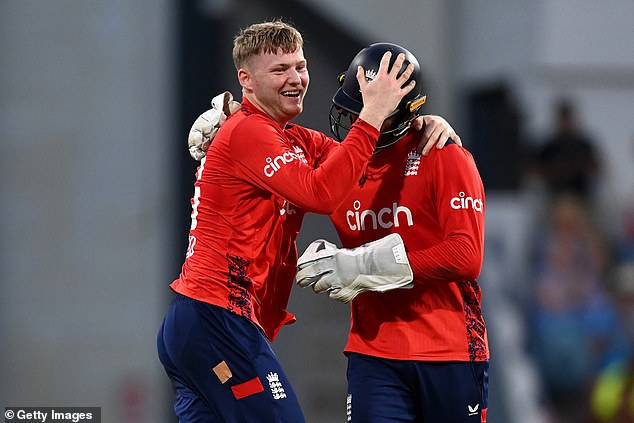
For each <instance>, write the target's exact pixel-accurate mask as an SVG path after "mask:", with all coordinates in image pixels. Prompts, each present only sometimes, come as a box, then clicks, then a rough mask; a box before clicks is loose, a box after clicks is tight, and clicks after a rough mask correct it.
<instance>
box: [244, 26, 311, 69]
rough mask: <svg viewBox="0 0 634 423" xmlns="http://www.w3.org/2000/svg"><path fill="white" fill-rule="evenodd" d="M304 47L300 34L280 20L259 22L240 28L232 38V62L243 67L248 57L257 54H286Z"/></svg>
mask: <svg viewBox="0 0 634 423" xmlns="http://www.w3.org/2000/svg"><path fill="white" fill-rule="evenodd" d="M303 47H304V39H303V38H302V34H301V33H300V32H299V31H298V30H297V29H296V28H294V27H293V26H291V25H290V24H288V23H286V22H283V21H281V20H279V19H278V20H274V21H269V22H261V23H256V24H253V25H250V26H249V27H248V28H245V29H242V30H241V31H240V33H239V34H238V35H237V36H236V37H235V38H234V40H233V64H234V65H235V67H236V70H240V69H241V68H244V67H245V65H246V64H247V62H248V61H249V59H251V58H252V57H254V56H257V55H259V54H267V53H272V54H276V53H277V52H278V50H282V53H284V54H288V53H293V52H295V51H297V50H298V49H300V48H303Z"/></svg>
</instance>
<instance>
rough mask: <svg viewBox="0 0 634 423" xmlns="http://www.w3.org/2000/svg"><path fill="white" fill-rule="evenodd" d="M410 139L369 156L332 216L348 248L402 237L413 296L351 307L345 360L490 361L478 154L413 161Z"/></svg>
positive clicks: (365, 299)
mask: <svg viewBox="0 0 634 423" xmlns="http://www.w3.org/2000/svg"><path fill="white" fill-rule="evenodd" d="M419 140H420V135H418V134H410V135H408V136H407V137H406V138H404V139H402V140H400V141H399V142H397V143H396V144H395V145H393V146H391V147H389V148H386V149H383V150H380V151H378V152H377V153H375V155H374V156H373V157H372V159H371V160H370V162H369V164H368V167H367V169H366V171H365V173H364V175H363V177H362V179H361V180H360V181H359V184H357V185H356V186H355V188H354V189H353V190H352V191H351V192H350V195H349V196H348V197H347V199H346V200H344V202H343V203H342V204H341V206H340V207H339V208H338V209H337V210H336V211H335V212H334V213H332V214H331V219H332V221H333V223H334V225H335V227H336V229H337V233H338V234H339V236H340V238H341V241H342V243H343V246H344V247H347V248H351V247H356V246H359V245H361V244H364V243H366V242H370V241H373V240H376V239H379V238H381V237H383V236H385V235H388V234H390V233H392V232H397V233H399V234H400V235H401V237H402V238H403V240H404V242H405V246H406V248H407V251H408V257H409V260H410V264H411V266H412V270H413V271H414V287H413V288H412V289H397V290H393V291H389V292H386V293H376V292H368V293H363V294H360V295H359V296H357V297H356V298H355V299H354V300H352V302H351V307H352V320H351V328H350V333H349V337H348V343H347V345H346V348H345V351H346V352H357V353H362V354H367V355H372V356H377V357H383V358H390V359H399V360H424V361H483V360H487V359H488V358H489V348H488V341H487V332H486V327H485V323H484V319H483V316H482V309H481V291H480V287H479V285H478V283H477V282H476V280H475V279H476V277H477V276H478V275H479V274H480V270H481V266H482V260H483V250H484V249H483V245H484V213H485V193H484V188H483V186H482V181H481V179H480V175H479V173H478V170H477V168H476V165H475V163H474V161H473V158H472V156H471V154H470V153H469V152H468V151H467V150H465V149H463V148H462V147H459V146H457V145H448V146H446V147H445V148H443V149H442V150H437V149H433V150H432V151H431V152H430V154H429V155H428V156H427V157H422V156H420V155H418V154H416V153H415V148H416V146H417V145H418V142H419Z"/></svg>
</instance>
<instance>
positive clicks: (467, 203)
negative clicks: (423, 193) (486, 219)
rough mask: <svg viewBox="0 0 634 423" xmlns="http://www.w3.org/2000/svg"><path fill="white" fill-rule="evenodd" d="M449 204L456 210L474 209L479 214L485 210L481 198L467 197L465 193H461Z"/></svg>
mask: <svg viewBox="0 0 634 423" xmlns="http://www.w3.org/2000/svg"><path fill="white" fill-rule="evenodd" d="M449 204H450V205H451V208H452V209H454V210H460V209H473V210H475V211H477V212H482V210H483V209H484V201H482V199H481V198H473V197H467V194H465V193H464V191H461V192H460V194H458V196H457V197H454V198H452V199H451V200H450V201H449Z"/></svg>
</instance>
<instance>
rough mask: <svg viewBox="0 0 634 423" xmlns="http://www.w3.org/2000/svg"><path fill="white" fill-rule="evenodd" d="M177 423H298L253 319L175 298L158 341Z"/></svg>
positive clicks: (289, 391)
mask: <svg viewBox="0 0 634 423" xmlns="http://www.w3.org/2000/svg"><path fill="white" fill-rule="evenodd" d="M157 348H158V355H159V359H160V361H161V363H162V364H163V367H164V368H165V371H166V373H167V375H168V376H169V378H170V379H171V381H172V386H173V388H174V393H175V403H174V411H175V413H176V415H177V416H178V420H179V422H180V423H216V422H227V423H252V422H259V423H260V422H261V423H302V422H304V421H305V419H304V416H303V414H302V410H301V407H300V404H299V401H298V400H297V397H296V395H295V392H294V391H293V388H292V387H291V384H290V382H289V381H288V379H287V377H286V374H285V373H284V370H283V369H282V367H281V365H280V363H279V361H278V360H277V357H276V356H275V353H274V352H273V350H272V349H271V346H270V344H269V341H268V340H267V339H266V337H265V336H264V333H263V332H262V330H261V329H260V328H259V327H258V326H257V325H256V324H255V323H253V322H252V321H251V320H249V319H246V318H243V317H241V316H238V315H236V314H233V313H231V312H229V311H227V310H225V309H223V308H221V307H216V306H213V305H210V304H206V303H203V302H200V301H196V300H193V299H191V298H187V297H185V296H182V295H177V297H176V298H175V299H174V301H173V302H172V304H171V305H170V307H169V310H168V311H167V314H166V316H165V318H164V320H163V324H162V326H161V328H160V330H159V333H158V337H157Z"/></svg>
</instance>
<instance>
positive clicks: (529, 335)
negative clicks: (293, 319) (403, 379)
mask: <svg viewBox="0 0 634 423" xmlns="http://www.w3.org/2000/svg"><path fill="white" fill-rule="evenodd" d="M280 4H282V5H280ZM632 16H634V3H633V2H631V1H628V0H606V1H602V2H597V1H591V0H536V1H532V2H522V1H517V0H513V1H508V0H481V1H474V0H401V1H393V2H385V1H377V0H372V1H368V0H365V1H361V0H350V1H345V2H344V1H336V0H301V1H300V0H286V1H285V2H277V1H264V0H260V1H255V0H231V1H229V0H191V1H182V2H181V1H168V0H151V1H150V0H139V1H133V2H128V1H121V0H112V1H101V2H97V1H90V0H51V1H41V0H3V1H2V2H0V49H1V54H0V172H1V174H0V175H1V177H0V199H1V200H0V231H1V232H0V233H1V236H0V288H1V292H2V295H1V296H0V381H1V382H0V406H1V407H5V406H98V407H102V416H103V421H104V422H120V423H133V422H134V423H141V422H143V423H168V422H174V421H175V418H174V417H173V413H172V411H171V400H172V399H171V392H170V388H169V385H168V380H167V377H166V376H165V375H164V373H163V371H162V368H161V367H160V364H159V362H158V359H157V357H156V352H155V351H156V348H155V335H156V331H157V329H158V327H159V324H160V321H161V318H162V315H163V312H164V311H165V310H166V308H167V305H168V303H169V300H170V298H171V294H170V291H169V289H168V285H169V283H170V282H171V281H172V280H173V279H174V278H176V277H177V276H178V273H179V270H180V266H181V264H182V260H183V258H184V252H185V248H186V244H187V229H188V227H189V221H188V219H189V198H190V196H191V195H192V183H193V176H194V171H195V166H196V163H195V162H193V160H192V159H190V157H189V155H188V153H187V149H186V136H187V132H188V130H189V127H190V125H191V123H192V122H193V121H194V119H195V118H196V117H197V116H198V115H199V114H200V113H201V112H202V111H204V110H205V109H207V108H208V107H209V100H210V99H211V97H212V96H213V95H215V94H217V93H219V92H221V91H223V90H225V89H230V90H231V91H232V92H233V93H234V95H236V96H237V97H238V98H239V97H240V95H239V90H238V88H237V83H236V80H235V71H234V69H233V65H232V62H231V42H232V38H233V35H235V34H236V33H237V31H238V30H239V29H240V28H242V27H245V26H247V25H249V24H251V23H254V22H257V21H262V20H265V19H270V18H276V17H280V18H283V19H285V20H287V21H290V22H292V23H294V24H295V25H296V26H297V27H298V28H299V29H300V30H301V31H302V32H303V33H304V36H305V40H306V45H305V55H306V57H307V59H308V60H309V69H310V72H311V88H310V91H309V95H308V98H307V100H306V103H305V105H306V111H305V112H304V114H303V115H302V116H301V117H300V118H298V120H297V121H298V122H299V123H301V124H303V125H306V126H310V127H313V128H316V129H320V130H322V131H324V132H328V118H327V113H328V110H329V107H330V98H331V96H332V93H333V92H334V90H335V89H336V76H337V75H338V74H339V73H340V72H342V71H344V70H345V69H346V68H347V65H348V62H349V61H350V59H351V58H352V57H353V55H354V54H355V53H356V52H357V51H358V50H359V49H360V48H362V47H363V46H365V45H367V44H369V43H372V42H379V41H388V42H394V43H398V44H401V45H403V46H405V47H406V48H408V49H409V50H411V51H412V52H413V53H414V54H415V55H416V56H417V57H418V58H419V60H420V62H421V65H422V68H423V74H424V84H425V85H424V89H425V92H426V94H427V97H428V101H427V104H426V105H425V106H424V111H425V113H433V114H441V115H443V116H445V117H446V118H447V119H448V120H449V121H450V122H451V123H452V125H453V126H454V128H456V130H457V131H458V132H459V134H460V135H461V137H462V140H463V142H464V144H465V146H466V147H467V148H468V149H469V150H470V151H471V152H472V153H473V154H474V156H475V158H476V161H477V163H478V165H479V168H480V171H481V173H482V176H483V179H484V182H485V187H486V188H487V192H488V194H487V195H488V203H487V207H488V215H487V247H486V258H485V263H484V270H483V274H482V276H481V278H480V282H481V285H482V287H483V291H484V309H485V317H486V318H487V323H488V326H489V331H490V338H491V348H492V354H493V360H492V363H491V365H492V369H491V376H492V379H491V392H490V411H489V422H490V423H500V422H504V423H509V422H511V423H515V422H517V423H524V422H525V423H542V422H543V423H546V422H581V421H583V422H590V421H593V420H591V419H596V416H597V415H602V416H604V417H605V420H603V421H611V420H609V418H610V409H609V408H610V407H609V405H608V402H609V401H607V402H606V401H605V400H602V401H598V402H597V404H598V405H597V404H595V405H592V404H593V403H592V399H593V398H597V395H598V394H597V392H599V391H600V387H599V388H597V387H598V386H599V384H598V383H597V381H600V380H601V376H602V375H604V374H605V372H606V371H609V369H611V368H614V367H610V366H615V365H619V364H620V363H625V362H627V360H628V359H629V360H631V356H632V352H631V350H632V344H633V341H632V339H634V336H633V335H632V332H634V318H633V316H632V310H633V309H634V303H632V302H628V301H631V298H632V297H633V296H634V295H633V293H634V280H632V278H633V276H632V272H631V266H632V263H634V247H633V244H634V198H633V197H634V166H632V162H633V161H634V119H633V118H634V25H632ZM562 98H566V99H568V100H569V101H570V104H571V105H572V106H573V109H574V111H575V112H576V115H575V116H576V123H577V124H578V128H579V130H580V131H581V132H582V133H583V134H585V136H586V137H587V139H588V140H589V144H590V145H591V146H592V147H593V149H591V151H589V152H588V154H587V155H586V156H585V157H592V159H593V160H595V161H596V163H597V166H596V168H595V171H592V169H590V168H588V169H586V170H588V177H589V184H588V189H587V192H586V193H585V196H584V198H583V202H581V203H580V204H579V203H576V202H563V203H562V202H559V201H555V200H554V199H553V198H552V197H551V196H549V194H548V184H546V183H545V180H544V179H543V178H542V177H541V176H540V175H541V173H539V169H542V168H541V167H540V165H543V164H544V163H546V162H547V160H546V157H547V154H539V153H538V151H539V150H540V149H541V147H542V146H544V145H545V142H546V140H547V138H548V136H549V135H550V134H551V132H552V129H553V127H554V120H555V119H554V116H555V115H554V110H555V104H557V102H558V101H559V100H560V99H562ZM568 156H569V155H568ZM568 156H566V157H568ZM540 157H541V158H542V159H541V160H540V159H539V158H540ZM555 168H556V169H559V168H558V167H557V166H555ZM562 204H563V205H562ZM316 237H327V238H330V239H332V240H337V238H336V235H335V234H334V232H333V230H332V228H331V226H330V224H329V223H328V221H327V219H326V218H324V217H320V216H315V215H309V216H308V218H307V220H306V223H305V227H304V230H303V232H302V234H301V237H300V239H299V241H298V247H299V248H300V249H303V248H304V247H305V246H306V245H307V243H308V242H310V241H311V240H312V239H314V238H316ZM628 272H629V273H628ZM290 311H291V312H293V313H295V314H296V315H297V317H298V319H299V321H298V323H296V324H295V325H292V326H289V327H287V328H285V329H284V330H283V331H282V333H281V335H280V337H279V339H278V340H276V342H275V343H274V348H275V350H276V351H277V352H278V354H279V357H280V360H281V361H282V363H283V364H284V365H285V367H286V369H287V371H288V373H289V375H290V377H291V380H293V381H294V386H295V389H296V390H297V392H298V394H299V397H300V399H301V401H302V404H303V406H304V409H305V413H306V417H307V419H308V421H309V422H317V423H330V422H341V421H344V419H345V393H346V387H345V366H346V362H345V358H344V357H343V355H342V354H341V350H342V348H343V346H344V344H345V340H346V332H347V320H348V309H347V306H345V305H343V304H339V303H334V302H331V301H328V300H327V299H326V298H325V297H317V296H315V295H314V294H313V293H312V292H309V291H300V290H295V291H294V293H293V297H292V300H291V304H290ZM606 369H607V370H606ZM616 374H620V373H619V372H617V373H616ZM571 381H572V382H571ZM585 404H589V409H586V408H585V407H584V405H585ZM595 421H596V420H595Z"/></svg>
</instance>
